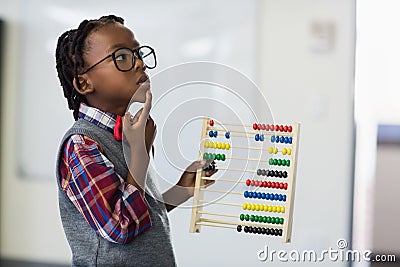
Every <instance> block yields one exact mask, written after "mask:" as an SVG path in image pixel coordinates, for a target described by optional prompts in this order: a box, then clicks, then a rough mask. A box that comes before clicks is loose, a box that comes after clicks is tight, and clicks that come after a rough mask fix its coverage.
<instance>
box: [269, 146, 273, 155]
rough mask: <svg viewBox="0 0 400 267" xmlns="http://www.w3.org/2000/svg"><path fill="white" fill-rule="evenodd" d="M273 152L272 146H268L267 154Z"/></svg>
mask: <svg viewBox="0 0 400 267" xmlns="http://www.w3.org/2000/svg"><path fill="white" fill-rule="evenodd" d="M273 152H274V148H273V147H272V146H271V147H269V148H268V153H269V154H272V153H273Z"/></svg>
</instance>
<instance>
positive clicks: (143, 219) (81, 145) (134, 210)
mask: <svg viewBox="0 0 400 267" xmlns="http://www.w3.org/2000/svg"><path fill="white" fill-rule="evenodd" d="M79 118H82V119H85V120H88V121H90V122H92V123H93V124H95V125H97V126H99V127H101V128H103V129H106V130H108V131H110V132H111V133H113V132H114V125H115V118H116V116H115V115H114V114H111V113H105V112H102V111H100V110H98V109H96V108H93V107H89V106H87V105H85V104H81V106H80V108H79ZM62 160H63V163H62V164H61V167H60V168H61V177H62V178H61V179H62V181H61V185H62V188H63V190H64V192H65V193H66V194H67V195H68V197H69V199H70V200H71V201H72V203H74V205H75V207H76V208H77V209H78V210H79V212H80V213H81V214H82V215H83V217H84V218H85V219H86V221H87V222H88V223H89V225H90V226H91V227H92V228H93V229H94V230H95V231H96V232H97V233H98V234H99V235H100V236H102V237H103V238H105V239H106V240H108V241H110V242H114V243H127V242H129V241H131V240H132V239H133V238H134V237H135V236H137V235H138V234H140V233H143V232H145V231H147V230H149V229H150V228H151V220H150V216H149V213H148V208H147V204H146V203H145V201H144V199H143V197H142V195H141V194H140V193H139V191H138V189H137V188H136V187H135V186H133V185H131V184H129V183H127V182H125V181H124V179H122V178H121V177H120V176H119V175H118V174H117V173H116V172H115V171H114V165H113V164H112V163H111V162H110V161H109V160H108V159H107V158H106V157H105V156H104V154H103V153H102V148H101V147H100V145H99V144H97V143H96V142H95V141H94V140H92V139H90V138H89V137H87V136H84V135H78V134H76V135H72V136H71V137H70V138H69V139H68V140H67V141H66V142H65V145H64V153H63V157H62Z"/></svg>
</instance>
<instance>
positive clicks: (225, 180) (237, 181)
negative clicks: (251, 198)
mask: <svg viewBox="0 0 400 267" xmlns="http://www.w3.org/2000/svg"><path fill="white" fill-rule="evenodd" d="M201 179H203V180H213V181H221V182H232V183H246V182H245V181H240V180H233V179H224V178H220V177H218V178H214V177H207V176H203V177H201Z"/></svg>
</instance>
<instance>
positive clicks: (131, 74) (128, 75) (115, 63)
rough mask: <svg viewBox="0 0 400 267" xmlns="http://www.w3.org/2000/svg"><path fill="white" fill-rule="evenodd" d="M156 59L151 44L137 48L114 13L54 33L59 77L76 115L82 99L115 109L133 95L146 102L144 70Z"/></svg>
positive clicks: (120, 112)
mask: <svg viewBox="0 0 400 267" xmlns="http://www.w3.org/2000/svg"><path fill="white" fill-rule="evenodd" d="M143 60H146V64H144V63H143ZM155 64H156V62H155V53H154V50H153V49H151V48H150V47H147V46H144V47H141V48H140V45H139V42H138V41H137V40H136V39H135V36H134V34H133V33H132V31H131V30H129V29H128V28H126V27H125V26H124V20H123V19H122V18H120V17H116V16H113V15H109V16H103V17H101V18H99V19H95V20H85V21H83V22H81V23H80V25H79V27H78V28H77V29H73V30H69V31H67V32H65V33H64V34H62V35H61V36H60V38H59V39H58V44H57V49H56V67H57V72H58V77H59V79H60V83H61V86H62V88H63V91H64V96H65V98H66V99H67V100H68V107H69V109H71V110H73V113H74V118H75V120H76V119H77V118H78V113H79V106H80V103H81V102H84V103H86V104H87V105H90V106H93V107H96V108H99V109H101V110H103V111H105V112H111V113H114V114H118V115H123V114H124V113H125V111H126V109H127V107H128V105H129V102H130V100H131V99H132V97H133V96H134V95H135V97H134V99H133V100H134V101H138V102H144V100H145V91H147V90H148V89H149V83H148V76H147V75H146V73H145V70H146V68H153V67H155ZM139 88H140V90H138V89H139Z"/></svg>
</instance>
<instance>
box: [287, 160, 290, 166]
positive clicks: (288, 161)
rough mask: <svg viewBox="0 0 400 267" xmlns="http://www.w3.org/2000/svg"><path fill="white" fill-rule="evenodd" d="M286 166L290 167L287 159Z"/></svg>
mask: <svg viewBox="0 0 400 267" xmlns="http://www.w3.org/2000/svg"><path fill="white" fill-rule="evenodd" d="M286 166H288V167H289V166H290V160H289V159H288V160H287V161H286Z"/></svg>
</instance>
